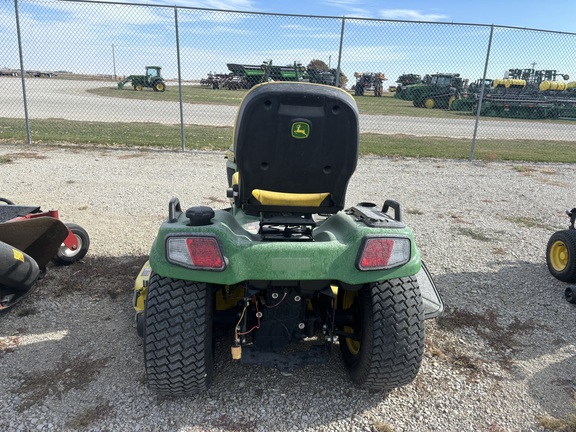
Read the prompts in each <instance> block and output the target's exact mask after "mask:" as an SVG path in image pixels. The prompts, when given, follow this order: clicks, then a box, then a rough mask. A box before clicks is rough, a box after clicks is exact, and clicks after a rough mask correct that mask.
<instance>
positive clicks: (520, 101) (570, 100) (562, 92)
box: [453, 69, 576, 119]
mask: <svg viewBox="0 0 576 432" xmlns="http://www.w3.org/2000/svg"><path fill="white" fill-rule="evenodd" d="M569 78H570V77H569V76H568V75H566V74H561V73H559V72H558V71H556V70H534V69H509V70H508V71H507V72H506V74H505V75H504V78H503V79H495V80H493V81H492V83H491V84H492V85H491V87H486V90H485V93H484V97H483V101H482V107H481V110H480V114H481V115H485V116H492V117H513V118H527V119H545V118H576V82H574V81H573V82H565V81H567V80H568V79H569ZM468 98H469V99H470V100H471V101H474V102H475V103H474V104H473V107H472V108H473V109H474V110H476V107H477V103H478V99H479V88H476V89H470V90H469V94H468ZM470 105H471V104H467V105H461V106H454V107H453V109H456V110H468V109H469V108H470Z"/></svg>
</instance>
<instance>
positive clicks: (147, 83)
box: [118, 66, 166, 92]
mask: <svg viewBox="0 0 576 432" xmlns="http://www.w3.org/2000/svg"><path fill="white" fill-rule="evenodd" d="M161 69H162V68H161V67H160V66H146V75H129V76H127V77H126V78H125V79H124V80H122V81H120V82H119V83H118V89H119V90H122V89H123V88H124V85H126V84H127V83H129V82H131V83H132V87H133V88H134V90H136V91H142V89H143V88H144V87H148V88H152V89H154V91H157V92H163V91H165V90H166V83H165V82H164V78H162V75H161V74H160V70H161Z"/></svg>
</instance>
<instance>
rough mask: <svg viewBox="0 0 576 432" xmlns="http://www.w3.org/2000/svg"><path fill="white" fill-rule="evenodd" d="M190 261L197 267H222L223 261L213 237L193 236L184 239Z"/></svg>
mask: <svg viewBox="0 0 576 432" xmlns="http://www.w3.org/2000/svg"><path fill="white" fill-rule="evenodd" d="M186 246H187V247H188V252H189V253H190V258H192V262H193V263H194V265H195V266H197V267H209V268H222V266H223V265H224V261H223V260H222V256H221V255H220V249H219V248H218V243H217V242H216V239H214V238H205V237H193V238H188V239H186Z"/></svg>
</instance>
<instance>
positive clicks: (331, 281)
mask: <svg viewBox="0 0 576 432" xmlns="http://www.w3.org/2000/svg"><path fill="white" fill-rule="evenodd" d="M358 118H359V114H358V107H357V105H356V103H355V101H354V98H353V97H352V96H351V95H350V94H349V93H348V92H346V91H344V90H342V89H339V88H336V87H330V86H325V85H318V84H312V83H290V82H288V83H265V84H261V85H258V86H255V87H254V88H253V89H251V90H250V91H249V92H248V93H247V94H246V96H245V97H244V99H243V101H242V103H241V105H240V107H239V111H238V114H237V117H236V125H235V130H234V142H233V145H232V147H231V150H230V151H229V152H228V154H227V157H228V160H227V162H226V169H227V171H228V172H229V174H230V175H229V176H228V179H229V180H228V183H229V185H228V189H227V194H226V195H227V197H228V198H229V199H230V207H228V208H224V209H212V208H210V207H207V206H192V207H189V208H187V209H185V208H184V207H182V205H181V203H180V200H179V199H178V198H172V199H171V200H170V202H169V204H168V216H167V218H166V219H165V221H164V222H163V223H162V224H161V226H160V229H159V232H158V234H157V236H156V240H155V241H154V243H153V245H152V248H151V251H150V256H149V261H148V262H147V263H146V264H145V265H144V266H143V268H142V270H141V272H140V274H139V275H138V277H137V280H136V282H135V291H134V308H135V311H136V328H137V331H138V333H139V334H140V335H141V336H143V338H144V343H143V345H144V358H145V368H146V375H147V381H148V385H149V386H150V387H151V388H152V389H153V390H154V391H156V392H158V393H162V394H167V395H194V394H197V393H198V392H199V391H203V390H205V389H207V388H208V387H209V385H210V383H211V381H212V379H213V377H214V374H215V364H216V363H219V362H215V359H214V343H215V342H214V338H215V337H216V336H219V337H221V338H227V340H228V343H229V345H230V353H231V356H232V359H233V361H237V362H240V363H243V364H245V365H259V366H262V367H268V368H274V369H277V370H279V371H280V372H283V373H294V371H295V370H296V369H298V368H300V367H304V366H312V365H316V367H318V365H321V364H326V363H327V362H328V361H329V359H330V353H331V350H332V348H334V347H338V348H339V349H340V351H341V353H342V359H343V362H344V365H345V367H346V369H347V370H348V373H349V375H350V378H351V380H352V382H354V383H355V384H357V385H359V386H361V387H364V388H368V389H378V390H390V389H393V388H396V387H399V386H402V385H405V384H408V383H410V382H411V381H412V380H413V379H414V378H415V377H416V375H417V373H418V371H419V368H420V364H421V361H422V358H423V354H424V344H425V319H429V318H434V317H436V316H438V315H439V314H440V313H441V312H442V310H443V304H442V301H441V298H440V296H439V295H438V293H437V290H436V288H435V286H434V283H433V281H432V278H431V276H430V274H429V272H428V271H427V269H426V266H425V265H424V264H423V262H422V259H421V255H420V252H419V250H418V248H417V246H416V242H415V240H414V236H413V234H412V231H411V230H410V229H409V228H408V227H407V226H406V225H405V223H404V221H403V219H402V210H401V206H400V204H399V203H398V202H397V201H394V200H390V199H388V200H385V201H384V204H383V206H382V207H378V206H377V205H376V204H373V203H368V202H361V203H359V204H356V205H354V206H351V207H348V208H347V209H346V210H344V209H345V195H346V189H347V186H348V182H349V180H350V178H351V176H352V174H353V172H354V171H355V168H356V164H357V160H358V151H359V123H358ZM223 168H224V167H223Z"/></svg>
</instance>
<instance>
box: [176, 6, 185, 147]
mask: <svg viewBox="0 0 576 432" xmlns="http://www.w3.org/2000/svg"><path fill="white" fill-rule="evenodd" d="M174 22H175V26H176V59H177V62H178V94H179V99H180V136H181V137H182V151H186V137H185V135H184V108H183V105H182V71H181V69H180V34H179V31H178V8H176V7H175V8H174Z"/></svg>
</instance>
